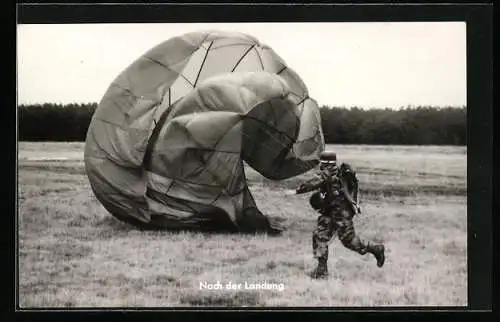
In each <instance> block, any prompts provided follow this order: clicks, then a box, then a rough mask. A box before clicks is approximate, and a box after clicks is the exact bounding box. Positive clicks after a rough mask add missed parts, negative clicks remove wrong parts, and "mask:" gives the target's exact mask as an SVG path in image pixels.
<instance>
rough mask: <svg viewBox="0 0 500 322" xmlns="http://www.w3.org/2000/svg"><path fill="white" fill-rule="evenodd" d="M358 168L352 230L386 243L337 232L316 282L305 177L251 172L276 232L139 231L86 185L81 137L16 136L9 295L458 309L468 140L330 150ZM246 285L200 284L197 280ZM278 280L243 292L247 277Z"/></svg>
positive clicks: (30, 300)
mask: <svg viewBox="0 0 500 322" xmlns="http://www.w3.org/2000/svg"><path fill="white" fill-rule="evenodd" d="M331 148H333V149H334V150H335V151H336V152H337V153H338V156H339V159H340V161H341V162H348V163H350V164H351V165H352V166H354V168H355V169H356V170H357V172H358V175H359V179H360V185H361V199H362V201H361V207H362V209H363V213H362V214H361V215H360V216H359V217H358V218H357V219H356V221H355V227H356V229H357V232H358V234H359V235H360V236H361V237H364V238H366V239H372V240H375V241H381V242H384V243H385V245H386V249H387V253H386V256H387V259H386V263H385V266H384V267H383V268H378V267H377V266H376V263H375V260H374V258H373V257H371V255H365V256H360V255H358V254H356V253H353V252H351V251H349V250H347V249H345V248H343V246H342V245H341V243H340V242H339V241H338V240H336V239H334V240H333V241H332V243H331V247H330V261H329V269H330V274H331V276H330V278H329V279H328V280H312V279H311V278H310V277H309V276H308V275H307V274H308V273H309V271H310V270H312V269H313V268H314V265H315V262H314V260H313V258H312V253H311V232H312V230H313V229H314V225H315V220H316V217H317V215H316V214H315V213H314V212H313V210H312V209H310V208H309V206H308V203H307V198H308V194H307V195H302V196H290V195H287V194H286V193H285V191H286V189H290V188H294V187H295V186H296V185H297V184H298V183H299V182H300V181H301V180H303V179H305V178H308V177H309V176H310V175H311V172H309V173H306V174H304V175H302V176H299V177H296V178H292V179H289V180H285V181H281V182H272V181H269V180H266V179H264V178H262V177H261V176H259V175H258V174H257V173H255V172H253V171H252V170H251V169H248V172H247V175H248V178H249V182H250V188H251V191H252V192H253V194H254V197H255V199H256V201H257V203H258V205H259V206H260V209H261V210H262V211H263V212H264V213H266V214H268V215H269V216H271V217H274V218H280V219H282V220H283V222H282V224H283V225H284V226H285V227H286V231H285V232H284V234H283V235H282V236H279V237H270V236H269V237H268V236H266V235H223V234H202V233H186V232H183V233H171V232H142V231H137V230H135V229H134V228H132V227H130V226H128V225H125V224H122V223H120V222H118V221H116V220H115V219H113V218H112V217H111V216H110V215H109V214H108V213H107V212H106V211H105V210H104V208H103V207H102V206H101V205H100V204H99V202H98V201H97V200H96V198H95V197H94V195H93V194H92V192H91V190H90V186H89V183H88V181H87V177H86V176H85V172H84V168H83V160H82V159H83V143H27V142H21V143H20V144H19V167H18V192H19V193H18V196H19V198H18V208H19V214H18V216H19V222H18V223H19V226H18V227H19V271H18V274H19V304H20V306H21V307H23V308H27V307H130V306H135V307H138V306H139V307H145V306H155V307H172V306H176V307H183V306H188V307H189V306H289V307H293V306H434V305H439V306H448V305H449V306H465V305H467V251H466V250H467V208H466V202H467V185H466V177H467V167H466V156H467V150H466V148H465V147H402V146H397V147H392V146H336V145H334V146H331ZM217 281H219V282H220V283H221V284H222V286H225V284H226V283H229V282H233V283H242V284H243V288H242V289H239V290H238V289H236V290H226V289H223V290H220V289H218V290H207V289H200V283H209V284H213V283H216V282H217ZM245 282H246V283H249V284H252V283H259V282H267V283H276V284H282V285H283V287H284V288H283V289H282V290H277V289H273V290H249V289H245V287H244V283H245Z"/></svg>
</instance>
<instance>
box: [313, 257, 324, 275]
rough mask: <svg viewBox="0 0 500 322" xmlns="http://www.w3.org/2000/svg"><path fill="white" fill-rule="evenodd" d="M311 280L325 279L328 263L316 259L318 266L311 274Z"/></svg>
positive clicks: (322, 259) (321, 259)
mask: <svg viewBox="0 0 500 322" xmlns="http://www.w3.org/2000/svg"><path fill="white" fill-rule="evenodd" d="M311 277H312V278H317V279H318V278H327V277H328V261H327V259H324V258H319V259H318V266H317V267H316V268H315V269H314V270H313V271H312V272H311Z"/></svg>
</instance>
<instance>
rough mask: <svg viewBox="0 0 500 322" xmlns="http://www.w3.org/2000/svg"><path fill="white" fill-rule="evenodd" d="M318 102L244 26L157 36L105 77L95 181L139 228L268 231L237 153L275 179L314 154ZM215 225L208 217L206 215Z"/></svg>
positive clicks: (95, 125)
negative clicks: (220, 220) (217, 224)
mask: <svg viewBox="0 0 500 322" xmlns="http://www.w3.org/2000/svg"><path fill="white" fill-rule="evenodd" d="M323 149H324V139H323V133H322V129H321V120H320V115H319V109H318V106H317V103H316V102H315V101H314V100H313V99H311V98H310V97H309V94H308V90H307V88H306V86H305V84H304V83H303V81H302V80H301V79H300V77H299V76H298V75H297V74H296V73H295V72H294V71H293V70H292V69H291V68H290V67H288V66H287V65H286V63H285V62H284V61H283V60H282V59H281V58H280V57H279V56H278V55H277V54H276V53H275V52H274V51H273V50H272V49H271V48H270V47H268V46H266V45H264V44H261V43H259V41H258V40H257V39H255V38H253V37H251V36H249V35H246V34H241V33H234V32H221V31H206V32H193V33H188V34H185V35H182V36H179V37H175V38H172V39H170V40H168V41H165V42H164V43H161V44H159V45H158V46H156V47H154V48H153V49H151V50H149V51H148V52H146V53H145V54H144V55H143V56H141V57H139V58H138V59H137V60H136V61H135V62H133V63H132V64H131V65H130V66H129V67H128V68H126V69H125V70H124V71H123V72H122V73H121V74H120V75H118V77H117V78H116V79H115V80H114V81H113V82H112V84H111V85H110V87H109V88H108V90H107V92H106V93H105V94H104V97H103V98H102V100H101V102H100V104H99V106H98V108H97V109H96V111H95V113H94V115H93V117H92V120H91V123H90V126H89V129H88V133H87V138H86V144H85V167H86V172H87V175H88V178H89V181H90V184H91V187H92V189H93V191H94V193H95V195H96V197H97V198H98V200H99V201H100V202H101V203H102V204H103V206H104V207H105V208H106V209H107V210H108V211H109V212H110V213H111V214H112V215H114V216H115V217H117V218H119V219H121V220H124V221H127V222H131V223H134V224H136V225H137V226H141V225H146V226H148V225H149V226H161V227H165V228H168V227H188V226H193V227H200V226H202V225H205V224H206V225H208V222H209V221H210V218H215V215H214V214H217V216H218V217H220V215H221V214H223V215H224V216H226V217H227V219H228V222H230V223H231V224H232V225H233V226H234V227H236V229H237V230H238V231H262V230H264V231H265V230H267V229H269V225H270V224H269V220H268V217H267V216H266V215H264V214H262V213H261V212H260V211H259V209H258V207H257V205H256V202H255V200H254V199H253V197H252V194H251V193H250V191H249V189H248V185H247V182H246V178H245V172H244V162H246V163H247V164H248V165H249V166H250V167H252V168H253V169H255V170H256V171H257V172H259V173H260V174H262V175H263V176H265V177H266V178H269V179H272V180H282V179H287V178H291V177H293V176H296V175H298V174H301V173H304V172H306V171H309V170H310V169H312V168H313V167H315V166H316V165H317V163H318V159H319V155H320V153H321V151H323ZM212 224H213V223H212Z"/></svg>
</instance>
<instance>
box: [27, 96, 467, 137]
mask: <svg viewBox="0 0 500 322" xmlns="http://www.w3.org/2000/svg"><path fill="white" fill-rule="evenodd" d="M96 108H97V103H86V104H78V103H72V104H53V103H44V104H25V105H19V106H18V129H19V131H18V133H19V140H20V141H85V137H86V134H87V130H88V127H89V124H90V120H91V118H92V115H93V113H94V111H95V109H96ZM320 114H321V123H322V124H321V125H322V128H323V133H324V136H325V141H326V143H332V144H384V145H385V144H400V145H466V144H467V108H466V107H465V106H462V107H451V106H450V107H441V108H439V107H430V106H417V107H406V108H401V109H399V110H393V109H388V108H386V109H380V108H378V109H367V110H364V109H361V108H357V107H351V108H346V107H331V106H322V107H321V108H320Z"/></svg>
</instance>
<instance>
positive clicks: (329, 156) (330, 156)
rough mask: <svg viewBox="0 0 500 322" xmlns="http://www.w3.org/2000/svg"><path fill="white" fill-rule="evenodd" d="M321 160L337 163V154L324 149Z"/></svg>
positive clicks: (322, 161)
mask: <svg viewBox="0 0 500 322" xmlns="http://www.w3.org/2000/svg"><path fill="white" fill-rule="evenodd" d="M319 161H320V162H321V163H331V164H335V163H337V154H336V153H335V152H332V151H323V152H321V155H320V156H319Z"/></svg>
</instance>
